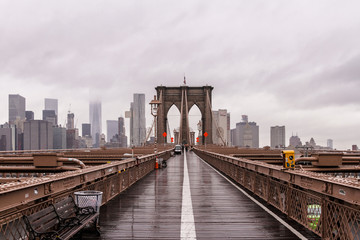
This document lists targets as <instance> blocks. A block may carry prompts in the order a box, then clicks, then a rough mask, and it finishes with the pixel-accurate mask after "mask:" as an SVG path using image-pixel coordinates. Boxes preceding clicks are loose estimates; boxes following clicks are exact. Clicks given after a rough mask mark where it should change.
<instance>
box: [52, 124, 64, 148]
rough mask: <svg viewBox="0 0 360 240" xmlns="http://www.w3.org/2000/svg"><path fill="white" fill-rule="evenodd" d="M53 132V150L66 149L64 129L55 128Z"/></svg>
mask: <svg viewBox="0 0 360 240" xmlns="http://www.w3.org/2000/svg"><path fill="white" fill-rule="evenodd" d="M53 131H54V133H53V135H54V138H53V140H54V141H53V148H54V149H66V147H67V146H66V128H63V127H57V126H56V127H54V128H53Z"/></svg>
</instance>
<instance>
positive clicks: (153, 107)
mask: <svg viewBox="0 0 360 240" xmlns="http://www.w3.org/2000/svg"><path fill="white" fill-rule="evenodd" d="M160 104H161V102H160V101H159V100H157V99H156V96H154V99H153V100H151V102H150V105H151V115H153V116H154V117H157V113H158V109H159V105H160ZM155 126H156V125H155Z"/></svg>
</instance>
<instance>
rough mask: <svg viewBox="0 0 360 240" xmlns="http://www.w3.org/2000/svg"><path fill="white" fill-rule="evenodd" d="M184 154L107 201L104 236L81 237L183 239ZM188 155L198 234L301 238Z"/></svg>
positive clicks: (201, 236) (204, 236)
mask: <svg viewBox="0 0 360 240" xmlns="http://www.w3.org/2000/svg"><path fill="white" fill-rule="evenodd" d="M183 159H184V158H183V155H181V156H176V157H173V158H171V159H170V160H169V161H168V168H166V169H161V170H158V171H154V172H152V173H150V174H149V175H148V176H146V177H145V178H144V179H142V180H140V181H139V182H137V183H136V184H134V185H133V186H132V187H131V188H129V189H128V190H126V191H125V192H124V193H122V194H120V195H119V196H117V197H115V198H114V199H113V200H112V201H110V202H109V203H108V204H107V205H106V206H103V207H102V208H101V212H100V225H101V231H102V234H101V236H100V237H96V236H94V235H89V234H86V235H84V236H83V239H179V238H180V230H181V203H182V183H183V171H184V170H183V166H184V165H183ZM187 159H188V170H189V180H190V189H191V197H192V205H193V212H194V219H195V228H196V237H197V239H279V240H282V239H298V238H297V237H296V236H295V235H294V234H293V233H292V232H291V231H289V230H288V229H287V228H286V227H284V226H283V225H282V224H281V223H279V222H278V221H276V220H275V219H274V218H273V217H272V216H270V215H269V214H268V213H266V212H265V211H263V209H261V208H260V207H259V206H257V205H256V204H255V203H253V202H252V201H251V200H250V199H248V198H247V197H246V196H245V195H243V194H242V193H241V192H240V191H238V190H237V189H236V188H234V186H232V185H231V184H229V183H228V182H227V181H226V180H224V179H223V178H222V177H221V176H220V175H218V174H217V173H216V172H214V171H213V170H212V169H211V168H209V167H208V166H207V165H206V164H204V163H203V162H202V161H201V160H200V159H198V157H197V156H196V155H195V154H193V153H190V152H189V153H188V155H187ZM292 224H293V223H292ZM295 228H296V229H301V228H302V227H301V226H300V225H298V226H295ZM304 234H305V235H306V237H309V238H310V239H319V238H318V237H317V236H316V235H315V234H311V233H309V232H308V231H304Z"/></svg>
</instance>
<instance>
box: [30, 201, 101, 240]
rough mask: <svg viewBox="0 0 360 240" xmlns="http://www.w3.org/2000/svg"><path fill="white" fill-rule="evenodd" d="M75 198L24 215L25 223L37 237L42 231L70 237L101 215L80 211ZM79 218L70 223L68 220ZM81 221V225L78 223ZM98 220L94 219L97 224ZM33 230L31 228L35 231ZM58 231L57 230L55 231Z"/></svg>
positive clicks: (61, 236)
mask: <svg viewBox="0 0 360 240" xmlns="http://www.w3.org/2000/svg"><path fill="white" fill-rule="evenodd" d="M78 209H79V208H78V207H77V206H76V205H75V202H74V199H73V198H72V197H68V198H66V199H63V200H62V201H60V202H58V203H55V204H54V205H51V206H49V207H47V208H45V209H43V210H40V211H39V212H36V213H34V214H32V215H30V216H24V220H26V221H25V223H26V224H27V225H30V226H31V229H33V230H34V231H35V232H34V234H35V237H39V234H41V233H49V234H55V233H56V234H57V235H58V236H59V237H60V238H61V239H70V238H71V237H72V236H74V235H75V234H76V233H77V232H79V231H80V230H81V229H82V228H84V226H86V225H87V224H88V223H89V222H90V221H92V220H94V219H96V218H97V217H99V213H96V212H93V210H92V211H90V212H88V214H80V213H78ZM72 219H78V220H76V221H77V222H74V224H73V223H71V224H69V223H68V222H67V221H70V222H71V221H72ZM78 223H79V225H77V224H78ZM96 223H97V220H94V224H95V226H96ZM33 230H31V231H32V232H33ZM54 231H56V232H54Z"/></svg>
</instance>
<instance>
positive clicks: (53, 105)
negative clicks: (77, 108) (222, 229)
mask: <svg viewBox="0 0 360 240" xmlns="http://www.w3.org/2000/svg"><path fill="white" fill-rule="evenodd" d="M45 110H54V111H55V114H56V116H58V100H57V99H53V98H45Z"/></svg>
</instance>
